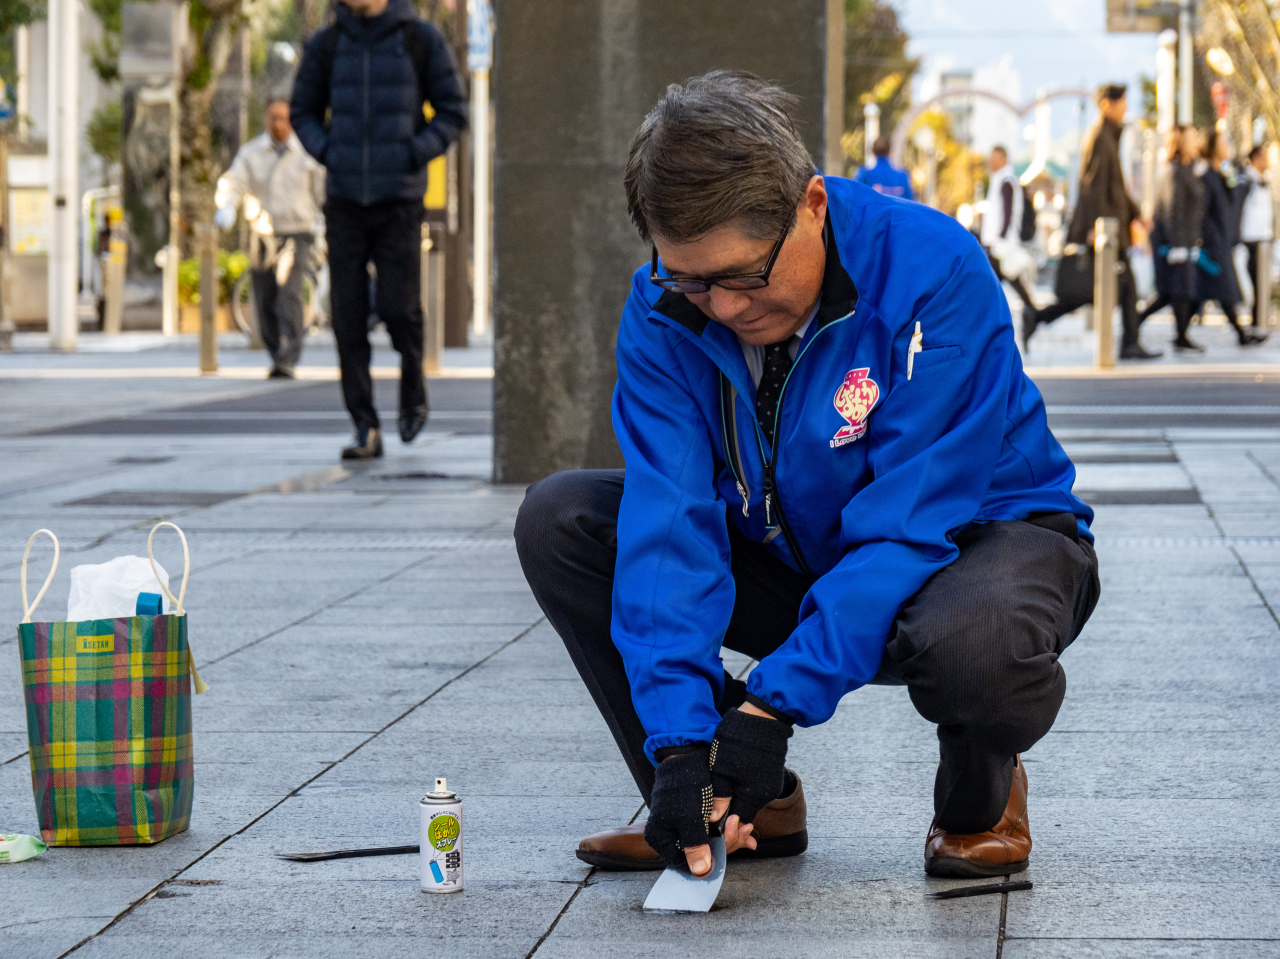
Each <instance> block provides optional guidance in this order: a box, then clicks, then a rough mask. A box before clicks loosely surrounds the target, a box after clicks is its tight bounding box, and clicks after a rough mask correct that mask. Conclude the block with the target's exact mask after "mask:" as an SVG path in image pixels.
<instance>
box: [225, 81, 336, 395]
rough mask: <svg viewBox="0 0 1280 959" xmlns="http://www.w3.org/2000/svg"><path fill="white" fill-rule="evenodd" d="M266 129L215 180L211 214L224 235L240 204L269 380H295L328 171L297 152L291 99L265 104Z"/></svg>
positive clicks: (275, 99)
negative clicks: (306, 282) (249, 232)
mask: <svg viewBox="0 0 1280 959" xmlns="http://www.w3.org/2000/svg"><path fill="white" fill-rule="evenodd" d="M264 125H265V126H266V130H265V132H263V133H262V134H261V135H260V136H256V137H254V138H253V139H252V140H250V141H249V142H248V143H246V144H244V145H243V146H241V147H240V150H239V152H237V153H236V157H235V160H233V161H232V163H231V167H230V169H228V170H227V172H226V173H224V174H223V175H222V176H221V177H219V178H218V188H217V192H216V194H215V196H214V202H215V203H216V204H217V207H218V212H217V214H216V215H215V217H214V220H215V221H216V222H217V224H218V226H220V227H221V228H222V229H224V230H229V229H231V227H232V226H234V225H235V222H236V210H237V208H238V207H239V206H240V204H241V202H244V201H246V200H247V199H248V198H250V197H252V202H245V216H246V217H247V218H248V219H250V220H251V221H253V241H252V243H251V247H250V251H249V266H250V269H251V270H252V271H253V274H252V275H253V296H254V303H255V305H256V307H257V313H258V326H259V328H260V330H261V332H262V342H263V343H264V344H265V345H266V347H267V351H268V352H269V353H270V354H271V361H272V364H273V366H272V369H271V373H270V374H269V375H270V376H271V377H272V378H285V379H292V377H293V375H294V368H295V367H296V366H297V365H298V360H299V358H300V357H301V356H302V341H303V303H302V280H303V276H304V274H305V272H306V266H307V260H308V259H309V258H310V254H311V247H312V244H314V243H315V236H316V229H317V224H318V221H319V219H320V211H321V209H322V208H323V206H324V198H325V184H324V177H325V170H324V167H322V166H321V165H320V164H319V163H317V162H316V161H315V160H313V159H312V158H311V156H310V154H308V153H307V151H306V150H304V149H303V148H302V144H301V143H300V142H298V137H297V136H296V135H295V134H294V132H293V127H292V126H291V125H290V123H289V98H288V97H286V96H283V95H280V96H273V97H271V98H270V99H269V100H268V101H267V110H266V117H265V124H264Z"/></svg>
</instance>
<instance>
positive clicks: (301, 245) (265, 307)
mask: <svg viewBox="0 0 1280 959" xmlns="http://www.w3.org/2000/svg"><path fill="white" fill-rule="evenodd" d="M279 239H280V240H282V241H287V240H292V241H293V266H292V267H290V269H289V275H288V276H287V277H285V281H284V283H279V282H277V281H276V271H275V268H274V267H273V268H271V269H267V270H254V271H253V274H252V281H253V297H254V303H255V305H256V306H257V309H258V329H259V330H260V331H261V333H262V343H263V345H264V346H266V348H267V352H268V353H270V354H271V361H272V362H273V363H275V365H276V366H277V367H282V368H284V369H293V368H294V367H295V366H297V365H298V359H299V358H300V357H301V356H302V342H303V329H302V321H303V305H302V280H303V277H305V276H306V272H307V261H308V260H309V259H310V258H311V245H312V243H314V242H315V238H314V237H313V236H312V235H311V234H310V233H291V234H289V235H287V236H281V237H279Z"/></svg>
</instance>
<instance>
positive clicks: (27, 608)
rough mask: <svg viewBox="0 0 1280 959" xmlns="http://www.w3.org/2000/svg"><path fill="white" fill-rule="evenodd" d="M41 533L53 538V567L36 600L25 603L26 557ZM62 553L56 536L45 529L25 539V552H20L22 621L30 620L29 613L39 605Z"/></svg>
mask: <svg viewBox="0 0 1280 959" xmlns="http://www.w3.org/2000/svg"><path fill="white" fill-rule="evenodd" d="M41 533H44V535H45V536H48V537H49V538H50V539H51V540H53V568H52V569H51V570H49V575H48V577H47V578H46V579H45V581H44V585H43V586H41V587H40V592H39V593H37V594H36V601H35V602H34V603H32V604H31V605H29V606H28V605H27V557H28V556H30V555H31V546H32V544H33V543H35V541H36V537H37V536H39V535H40V534H41ZM60 555H62V547H60V546H59V545H58V537H56V536H54V535H53V533H51V532H49V530H47V529H38V530H36V531H35V532H34V533H32V534H31V538H30V539H29V540H27V549H26V552H24V553H23V554H22V621H23V622H24V623H29V622H31V614H32V613H34V612H35V611H36V607H37V606H39V605H40V600H42V599H44V594H45V592H46V591H47V590H48V589H49V584H50V583H52V582H53V574H54V573H56V572H57V571H58V557H59V556H60Z"/></svg>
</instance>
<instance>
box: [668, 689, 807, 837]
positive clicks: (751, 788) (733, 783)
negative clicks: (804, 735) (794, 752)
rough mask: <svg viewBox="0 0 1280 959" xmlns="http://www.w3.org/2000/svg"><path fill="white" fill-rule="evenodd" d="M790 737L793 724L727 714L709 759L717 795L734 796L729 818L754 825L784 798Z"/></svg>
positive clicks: (736, 713) (712, 780) (746, 715)
mask: <svg viewBox="0 0 1280 959" xmlns="http://www.w3.org/2000/svg"><path fill="white" fill-rule="evenodd" d="M790 738H791V724H790V723H784V722H781V721H779V720H777V719H765V718H764V717H763V716H752V715H751V714H750V713H744V712H742V711H741V710H738V709H731V710H729V711H728V712H727V713H725V715H724V718H723V719H722V720H720V725H719V726H717V727H716V738H715V739H714V740H713V741H712V743H711V754H710V757H709V758H710V760H711V783H712V786H713V794H714V795H716V796H731V797H732V800H731V801H730V803H729V812H728V813H727V814H726V815H729V816H732V815H737V816H738V818H740V819H741V820H742V821H743V822H744V823H749V822H754V821H755V818H756V814H757V813H758V812H760V810H761V809H762V808H764V807H765V806H766V805H768V804H769V803H771V802H773V801H774V800H775V799H777V798H778V797H779V796H781V795H782V789H783V786H784V785H785V784H786V769H785V767H784V763H785V762H786V759H787V740H788V739H790ZM650 845H652V843H651V844H650Z"/></svg>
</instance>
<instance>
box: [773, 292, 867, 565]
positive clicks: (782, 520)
mask: <svg viewBox="0 0 1280 959" xmlns="http://www.w3.org/2000/svg"><path fill="white" fill-rule="evenodd" d="M849 316H853V314H852V313H850V314H849ZM848 318H849V317H848V316H846V317H841V318H840V319H838V320H832V321H831V322H830V323H828V324H827V325H826V326H823V327H819V328H818V329H817V330H815V331H814V334H813V339H811V340H810V341H809V342H808V344H807V345H806V346H805V348H804V349H803V350H801V351H800V355H799V356H797V357H796V361H795V362H794V363H792V364H791V370H790V372H788V373H787V378H786V379H785V380H783V381H782V389H781V390H780V391H779V392H778V408H777V411H776V412H775V413H774V416H773V422H774V423H775V424H776V425H775V427H774V434H773V435H774V439H775V440H776V439H777V438H778V432H777V431H778V430H779V429H781V427H782V401H783V399H784V398H785V397H786V395H787V385H788V384H789V383H790V382H791V375H792V374H793V373H795V371H796V367H797V366H799V365H800V361H801V360H802V359H804V355H805V354H806V353H808V352H809V350H810V348H811V347H812V346H813V344H814V343H816V342H817V340H818V337H819V336H821V335H822V334H823V333H824V332H826V331H827V330H828V329H829V328H830V327H833V326H835V325H836V324H837V323H841V322H843V321H844V320H847V319H848ZM756 446H757V447H758V448H759V450H760V458H761V460H763V461H764V525H765V529H770V530H773V529H781V530H782V535H783V537H784V538H785V539H786V541H787V546H789V547H790V548H791V555H792V556H794V557H795V560H796V565H797V566H799V567H800V572H802V573H804V574H806V575H808V576H812V575H813V570H811V569H810V568H809V563H808V562H807V561H806V560H805V558H804V552H803V551H802V550H801V549H800V541H799V540H798V539H796V535H795V533H793V532H792V531H791V525H790V524H789V523H788V522H787V514H786V512H785V511H784V510H783V509H782V497H781V496H780V495H779V491H778V483H777V472H778V455H777V450H774V455H773V456H772V457H766V456H765V453H764V436H763V435H762V433H761V430H760V423H759V421H756Z"/></svg>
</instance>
